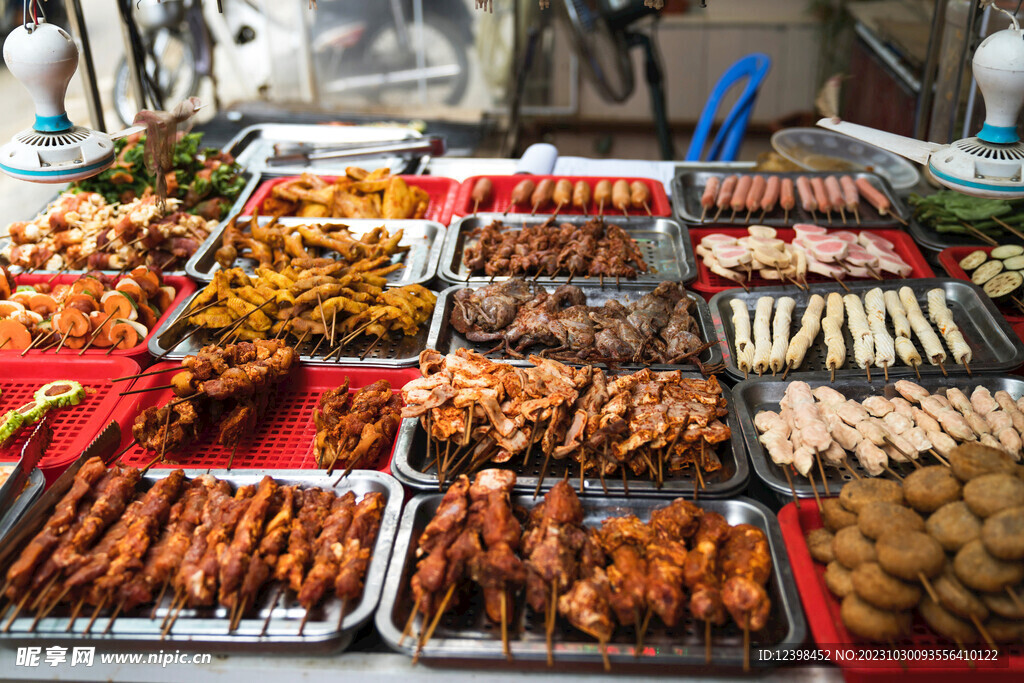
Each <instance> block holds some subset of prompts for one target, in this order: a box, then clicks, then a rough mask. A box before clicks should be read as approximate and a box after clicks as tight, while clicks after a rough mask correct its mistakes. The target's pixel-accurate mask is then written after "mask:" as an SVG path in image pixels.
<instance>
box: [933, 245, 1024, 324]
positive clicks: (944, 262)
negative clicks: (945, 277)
mask: <svg viewBox="0 0 1024 683" xmlns="http://www.w3.org/2000/svg"><path fill="white" fill-rule="evenodd" d="M979 249H981V250H982V251H984V252H985V253H986V254H987V253H990V252H991V251H992V249H993V247H982V246H977V247H948V248H946V249H943V250H942V251H940V252H939V265H940V266H942V267H943V268H945V270H946V272H947V273H949V276H950V277H955V278H956V279H958V280H967V281H968V282H970V279H971V276H970V275H968V274H967V273H966V272H964V269H963V268H961V267H960V261H961V260H962V259H963V258H964V257H965V256H967V255H968V254H970V253H971V252H972V251H978V250H979ZM997 308H999V312H1000V313H1002V314H1003V317H1004V318H1006V319H1007V320H1008V321H1009V322H1011V323H1017V322H1024V314H1021V313H1020V312H1019V311H1017V309H1015V308H1013V307H1012V306H997Z"/></svg>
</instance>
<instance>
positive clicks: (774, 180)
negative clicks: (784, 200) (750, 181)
mask: <svg viewBox="0 0 1024 683" xmlns="http://www.w3.org/2000/svg"><path fill="white" fill-rule="evenodd" d="M780 185H781V180H780V179H779V176H777V175H773V176H771V177H769V178H768V181H767V182H766V183H765V186H764V195H762V197H761V217H760V218H759V219H758V220H764V215H765V214H766V213H768V212H769V211H774V210H775V204H776V203H777V202H778V201H779V188H780Z"/></svg>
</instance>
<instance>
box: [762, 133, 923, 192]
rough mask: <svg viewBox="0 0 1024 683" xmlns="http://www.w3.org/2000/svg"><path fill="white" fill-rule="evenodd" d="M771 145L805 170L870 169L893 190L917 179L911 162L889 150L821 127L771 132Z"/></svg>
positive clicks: (899, 188) (903, 188)
mask: <svg viewBox="0 0 1024 683" xmlns="http://www.w3.org/2000/svg"><path fill="white" fill-rule="evenodd" d="M772 147H774V148H775V151H776V152H778V153H779V154H781V155H782V156H784V157H786V158H787V159H789V160H790V161H792V162H793V163H794V164H796V165H798V166H801V167H803V168H806V169H807V170H808V171H837V172H840V171H872V172H874V173H877V174H878V175H880V176H882V177H884V178H885V179H886V180H888V181H889V184H890V185H892V187H893V189H894V190H907V189H910V188H912V187H914V186H915V185H917V183H918V182H919V181H920V179H921V176H920V175H919V174H918V172H917V168H915V167H914V164H912V163H910V162H909V161H907V160H906V159H904V158H903V157H901V156H898V155H896V154H893V153H892V152H887V151H886V150H884V149H882V148H880V147H875V146H874V145H869V144H867V143H865V142H861V141H860V140H854V139H853V138H851V137H847V136H846V135H840V134H839V133H835V132H833V131H830V130H824V129H822V128H786V129H784V130H780V131H779V132H777V133H775V134H774V135H772Z"/></svg>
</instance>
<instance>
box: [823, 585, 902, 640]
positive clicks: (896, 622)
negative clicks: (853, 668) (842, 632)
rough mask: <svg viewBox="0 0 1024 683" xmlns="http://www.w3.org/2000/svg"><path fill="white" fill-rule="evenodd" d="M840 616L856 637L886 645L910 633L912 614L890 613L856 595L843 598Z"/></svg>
mask: <svg viewBox="0 0 1024 683" xmlns="http://www.w3.org/2000/svg"><path fill="white" fill-rule="evenodd" d="M839 616H840V618H841V619H842V620H843V624H844V625H845V626H846V628H847V629H848V630H849V631H850V633H853V634H854V635H856V636H859V637H861V638H866V639H868V640H874V641H876V642H880V643H885V642H888V641H890V640H895V639H896V638H900V637H902V636H904V635H906V634H908V633H910V624H911V621H912V617H911V614H910V612H890V611H889V610H884V609H878V608H877V607H874V606H872V605H871V604H869V603H867V602H864V601H863V600H861V599H860V597H858V596H857V595H856V594H851V595H847V596H846V597H845V598H843V604H842V606H841V607H840V608H839Z"/></svg>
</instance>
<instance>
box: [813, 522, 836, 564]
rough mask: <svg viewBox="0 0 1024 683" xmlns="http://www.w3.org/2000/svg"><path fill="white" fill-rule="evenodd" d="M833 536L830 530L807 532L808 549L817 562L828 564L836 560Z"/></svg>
mask: <svg viewBox="0 0 1024 683" xmlns="http://www.w3.org/2000/svg"><path fill="white" fill-rule="evenodd" d="M832 538H833V534H832V532H831V531H829V530H828V529H811V530H810V531H808V532H807V549H808V550H809V551H810V552H811V557H813V558H814V559H815V561H817V562H821V563H822V564H828V563H829V562H831V561H832V560H834V559H836V555H835V553H833V552H832Z"/></svg>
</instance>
